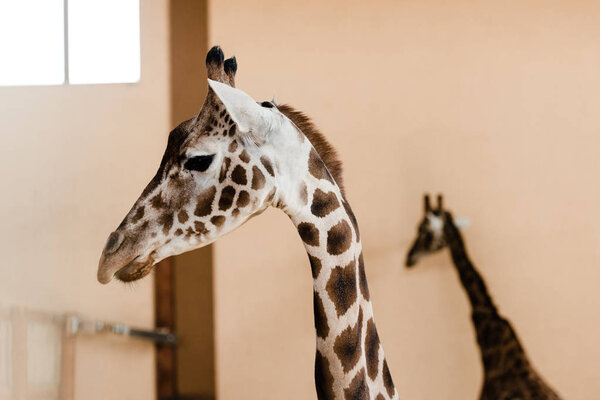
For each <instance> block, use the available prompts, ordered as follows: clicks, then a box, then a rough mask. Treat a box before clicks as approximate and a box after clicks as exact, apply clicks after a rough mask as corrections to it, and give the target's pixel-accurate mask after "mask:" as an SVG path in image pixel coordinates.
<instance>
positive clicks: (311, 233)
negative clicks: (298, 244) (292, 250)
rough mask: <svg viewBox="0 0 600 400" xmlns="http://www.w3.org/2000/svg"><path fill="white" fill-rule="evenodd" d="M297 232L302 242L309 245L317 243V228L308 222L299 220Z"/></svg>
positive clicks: (316, 244)
mask: <svg viewBox="0 0 600 400" xmlns="http://www.w3.org/2000/svg"><path fill="white" fill-rule="evenodd" d="M298 233H299V234H300V237H301V238H302V240H303V241H304V243H306V244H309V245H311V246H318V245H319V229H317V227H316V226H314V225H313V224H311V223H310V222H301V223H299V224H298Z"/></svg>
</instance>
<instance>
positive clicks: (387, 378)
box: [381, 358, 396, 397]
mask: <svg viewBox="0 0 600 400" xmlns="http://www.w3.org/2000/svg"><path fill="white" fill-rule="evenodd" d="M381 372H382V374H383V385H384V386H385V390H387V392H388V395H389V396H390V397H393V396H394V392H395V391H396V389H394V382H393V381H392V375H391V374H390V369H389V368H388V365H387V360H386V359H385V358H384V359H383V370H382V371H381Z"/></svg>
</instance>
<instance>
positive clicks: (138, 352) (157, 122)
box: [0, 0, 170, 400]
mask: <svg viewBox="0 0 600 400" xmlns="http://www.w3.org/2000/svg"><path fill="white" fill-rule="evenodd" d="M141 3H142V7H141V34H142V35H141V39H142V77H141V81H140V82H139V83H136V84H126V85H93V86H52V87H28V88H19V87H15V88H0V170H1V171H2V180H3V190H2V199H1V200H0V204H1V207H0V220H1V221H2V226H3V228H2V229H0V242H1V243H2V255H3V259H2V261H1V267H0V304H2V305H4V306H12V305H20V306H26V307H29V308H35V309H41V310H47V311H51V312H57V313H62V312H67V311H68V312H76V313H80V314H81V315H82V316H86V317H91V318H100V319H107V320H116V321H121V322H127V323H131V324H134V325H137V326H141V327H148V328H151V327H152V326H153V315H154V313H153V299H152V279H146V280H144V281H142V282H140V283H136V284H133V285H122V284H121V285H120V284H115V283H113V284H111V285H108V286H102V285H100V284H98V283H97V281H96V268H97V263H98V258H99V256H100V252H101V250H102V248H103V246H104V242H105V240H106V237H107V236H108V234H109V233H110V232H111V230H113V229H114V228H115V227H116V226H117V225H118V224H119V222H120V221H121V219H122V218H123V216H124V215H125V213H126V212H127V211H128V210H129V207H131V204H132V203H133V201H134V200H135V199H136V198H137V196H138V195H139V193H140V192H141V190H142V189H143V187H144V185H145V184H146V183H147V181H148V180H149V178H150V177H151V176H152V175H153V174H154V172H155V170H156V167H157V166H158V163H159V161H160V157H161V154H162V151H163V148H164V145H165V142H166V136H167V133H168V131H169V125H170V124H169V98H168V78H169V77H168V63H167V61H168V59H167V55H168V47H167V43H168V37H167V36H168V35H167V31H168V30H167V28H168V26H167V2H166V1H164V0H144V1H142V2H141ZM76 362H77V365H76V385H75V396H76V399H77V400H111V399H114V400H123V399H128V400H135V399H140V400H142V399H143V400H147V399H152V398H154V397H155V387H154V351H153V346H152V345H151V344H148V343H144V342H138V341H133V340H126V339H120V338H106V337H99V338H85V339H81V340H79V341H78V345H77V359H76Z"/></svg>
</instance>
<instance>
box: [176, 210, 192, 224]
mask: <svg viewBox="0 0 600 400" xmlns="http://www.w3.org/2000/svg"><path fill="white" fill-rule="evenodd" d="M188 218H189V216H188V213H187V211H185V210H181V211H179V213H177V219H178V220H179V222H181V223H182V224H185V222H186V221H187V220H188Z"/></svg>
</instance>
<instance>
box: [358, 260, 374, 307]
mask: <svg viewBox="0 0 600 400" xmlns="http://www.w3.org/2000/svg"><path fill="white" fill-rule="evenodd" d="M358 282H359V284H360V292H361V293H362V296H363V297H364V299H365V300H367V301H369V298H370V297H371V296H370V294H369V285H368V284H367V273H366V272H365V260H364V258H363V253H362V251H361V252H360V255H359V256H358Z"/></svg>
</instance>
